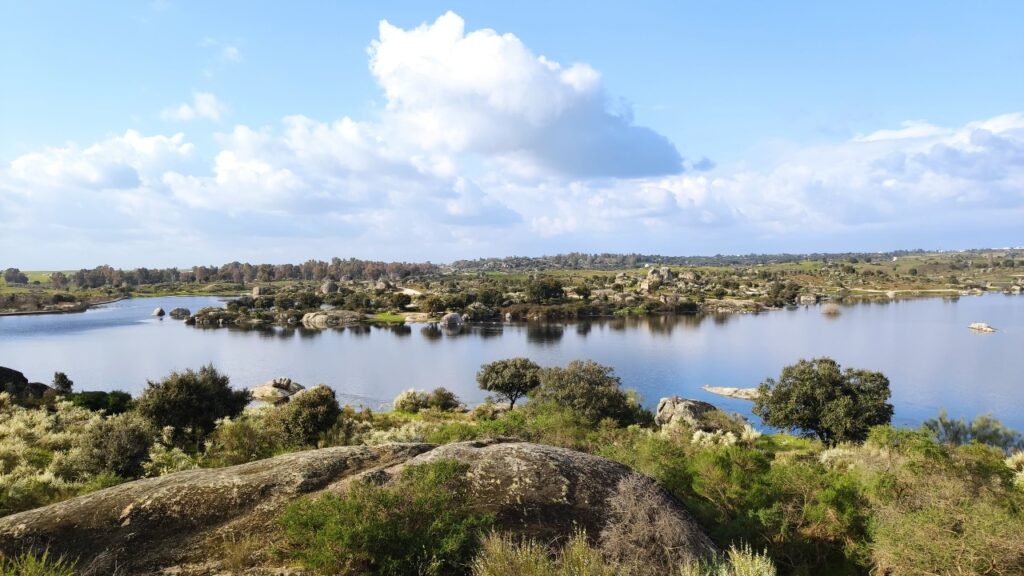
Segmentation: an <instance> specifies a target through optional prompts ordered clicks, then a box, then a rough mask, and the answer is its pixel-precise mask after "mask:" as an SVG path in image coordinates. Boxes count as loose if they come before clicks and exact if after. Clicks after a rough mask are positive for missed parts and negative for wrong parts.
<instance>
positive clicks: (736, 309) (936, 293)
mask: <svg viewBox="0 0 1024 576" xmlns="http://www.w3.org/2000/svg"><path fill="white" fill-rule="evenodd" d="M851 290H852V291H856V292H859V293H860V294H849V295H848V296H847V302H846V303H852V304H858V303H862V302H867V301H874V300H877V299H878V297H879V296H886V295H888V294H890V293H895V294H896V295H895V296H889V297H888V300H900V299H910V298H914V299H916V298H949V297H951V296H957V297H960V296H963V297H967V296H966V295H963V294H961V293H960V292H959V291H957V290H954V289H914V290H899V289H897V290H882V289H878V288H851ZM999 293H1000V292H997V291H992V290H986V291H983V292H982V293H981V294H971V295H970V296H984V295H987V294H999ZM242 295H244V294H213V293H208V292H201V293H175V294H137V295H129V296H119V297H117V298H112V299H109V300H102V301H99V302H88V303H85V304H84V305H83V306H80V307H76V308H70V309H64V310H60V309H58V310H24V311H14V312H0V317H4V316H40V315H44V314H80V313H82V312H86V311H88V310H89V309H90V308H93V307H96V306H103V305H105V304H113V303H114V302H120V301H121V300H129V299H132V298H175V297H185V298H187V297H201V296H210V297H224V298H232V297H234V298H237V297H239V296H242ZM716 302H718V303H722V302H737V303H738V302H746V301H744V300H720V301H716ZM828 303H837V302H835V301H833V300H831V299H830V298H828V295H826V298H825V299H823V300H822V301H821V302H817V303H815V304H809V303H807V304H792V305H790V306H782V307H767V306H766V307H763V308H762V309H760V310H751V309H748V308H746V307H744V306H742V305H737V304H725V305H721V306H720V307H718V308H716V309H713V310H699V311H697V312H695V313H694V314H759V313H762V312H771V311H775V310H786V309H788V308H791V307H801V306H812V305H813V306H821V305H824V304H828ZM840 304H841V303H840ZM629 316H631V315H625V316H622V317H629ZM648 316H657V314H651V315H644V316H638V317H648ZM614 317H616V316H615V315H609V316H592V317H589V318H590V319H598V318H614ZM584 319H586V318H584ZM576 320H579V318H577V319H576ZM404 323H406V324H419V323H427V324H429V323H431V321H430V320H422V319H416V320H409V319H406V320H405V322H404ZM495 323H498V324H500V323H502V322H495Z"/></svg>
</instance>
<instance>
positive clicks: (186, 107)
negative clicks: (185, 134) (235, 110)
mask: <svg viewBox="0 0 1024 576" xmlns="http://www.w3.org/2000/svg"><path fill="white" fill-rule="evenodd" d="M229 112H230V110H229V109H228V107H227V105H226V104H224V103H223V102H221V101H220V100H219V99H217V96H216V95H215V94H212V93H210V92H193V93H192V102H191V103H187V102H186V103H182V104H178V105H177V106H172V107H170V108H165V109H164V110H163V111H161V112H160V117H161V118H162V119H164V120H169V121H174V122H188V121H191V120H196V119H205V120H212V121H214V122H220V121H221V120H222V119H223V118H224V117H225V116H227V115H228V113H229Z"/></svg>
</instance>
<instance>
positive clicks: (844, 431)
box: [753, 358, 892, 446]
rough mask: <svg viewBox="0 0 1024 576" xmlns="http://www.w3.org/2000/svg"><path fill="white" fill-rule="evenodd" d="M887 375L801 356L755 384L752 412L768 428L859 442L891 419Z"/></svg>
mask: <svg viewBox="0 0 1024 576" xmlns="http://www.w3.org/2000/svg"><path fill="white" fill-rule="evenodd" d="M889 395H890V392H889V379H888V378H886V377H885V376H884V375H883V374H882V373H881V372H869V371H866V370H853V369H849V368H848V369H847V370H846V371H845V372H844V371H841V370H840V366H839V364H838V363H837V362H836V361H835V360H832V359H831V358H816V359H814V360H801V361H799V362H797V363H796V364H794V365H792V366H786V367H785V368H783V369H782V376H780V377H779V380H778V381H777V382H776V381H775V380H774V379H772V378H769V379H767V380H765V381H764V382H763V383H761V386H759V387H758V397H757V399H755V400H754V408H753V411H754V414H757V415H758V416H760V417H761V419H762V420H763V421H764V423H765V424H767V425H768V426H775V427H777V428H783V429H789V430H799V431H801V432H802V433H804V434H807V435H812V434H813V435H816V436H817V437H818V438H819V439H820V440H821V441H822V442H823V443H825V444H826V445H829V446H834V445H835V444H837V443H839V442H863V441H864V440H865V439H866V438H867V436H868V431H869V430H870V429H871V427H872V426H877V425H881V424H888V423H889V421H890V420H891V419H892V404H889V402H888V400H889Z"/></svg>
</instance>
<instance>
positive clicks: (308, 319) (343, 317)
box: [302, 310, 365, 329]
mask: <svg viewBox="0 0 1024 576" xmlns="http://www.w3.org/2000/svg"><path fill="white" fill-rule="evenodd" d="M364 320H365V318H364V317H363V315H362V314H360V313H358V312H353V311H351V310H321V311H320V312H309V313H307V314H305V315H303V316H302V325H303V326H305V327H306V328H316V329H324V328H344V327H346V326H357V325H360V324H363V321H364Z"/></svg>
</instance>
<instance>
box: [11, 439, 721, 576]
mask: <svg viewBox="0 0 1024 576" xmlns="http://www.w3.org/2000/svg"><path fill="white" fill-rule="evenodd" d="M442 459H443V460H455V461H458V462H461V463H464V464H467V465H468V466H469V471H468V472H467V478H469V479H470V497H471V498H472V500H473V502H474V503H475V504H476V505H477V506H478V507H479V508H480V509H481V510H485V511H489V512H492V513H494V515H495V518H496V522H497V524H498V527H499V528H501V529H503V530H509V531H512V532H513V534H514V535H516V536H517V537H522V536H528V537H531V538H538V539H540V540H541V541H545V542H546V541H550V540H552V539H554V538H557V539H565V538H566V537H568V536H569V535H570V534H572V531H573V530H577V529H579V528H584V529H586V530H587V531H588V534H591V535H593V536H595V537H596V536H597V535H598V534H601V533H602V531H603V530H616V529H618V528H619V526H620V525H622V524H623V519H622V518H620V517H619V516H617V514H619V513H618V512H617V511H616V508H615V506H614V505H613V504H612V503H611V502H614V501H616V500H617V499H618V500H619V501H621V500H622V499H623V498H629V499H630V500H631V501H632V500H636V501H637V502H640V503H641V505H642V507H643V508H644V509H643V510H642V511H640V512H638V513H639V514H641V516H642V517H643V518H644V520H645V521H646V520H647V519H648V515H652V517H657V521H658V526H659V530H660V531H662V532H664V533H671V534H672V535H673V536H672V539H671V542H662V541H660V539H661V536H660V535H659V536H658V538H659V541H658V542H627V544H629V545H630V546H634V547H644V546H646V547H647V548H648V549H652V550H654V549H657V550H662V551H668V552H667V553H669V554H671V555H673V558H674V559H676V560H678V561H679V562H680V563H682V562H683V561H685V560H689V559H694V558H708V557H710V556H711V555H714V554H717V553H718V549H717V548H716V547H715V545H714V544H713V543H712V542H711V540H710V539H709V538H708V537H707V536H706V535H705V534H704V532H703V531H702V529H701V528H700V526H699V525H698V524H697V522H696V521H695V520H694V519H693V518H692V517H691V516H690V514H689V513H688V512H687V511H686V510H685V509H684V508H683V507H682V505H681V504H680V503H679V501H678V500H676V499H675V498H673V497H672V496H671V495H670V494H669V493H668V492H667V491H665V490H664V489H663V488H661V487H660V486H658V485H657V484H655V483H654V482H653V481H652V480H650V479H648V478H646V477H643V476H640V475H639V474H637V473H635V472H633V471H632V470H630V469H629V468H627V467H626V466H624V465H622V464H619V463H616V462H612V461H611V460H606V459H604V458H600V457H597V456H592V455H589V454H583V453H581V452H574V451H572V450H567V449H564V448H555V447H552V446H541V445H537V444H527V443H521V442H508V443H503V442H497V443H486V442H463V443H458V444H448V445H445V446H440V447H435V446H433V445H430V444H385V445H381V446H342V447H334V448H323V449H320V450H309V451H305V452H296V453H292V454H284V455H281V456H276V457H274V458H269V459H266V460H260V461H257V462H251V463H249V464H242V465H240V466H232V467H229V468H221V469H197V470H187V471H184V472H176V473H173V474H167V475H165V476H160V477H158V478H147V479H144V480H136V481H134V482H127V483H124V484H120V485H118V486H114V487H112V488H106V489H104V490H99V491H96V492H93V493H90V494H87V495H85V496H79V497H77V498H73V499H71V500H66V501H64V502H60V503H57V504H52V505H50V506H45V507H43V508H38V509H36V510H30V511H27V512H21V513H19V514H13V515H11V516H7V517H5V518H0V555H7V554H18V553H20V552H22V551H24V550H32V551H35V552H37V553H38V552H41V551H43V550H47V549H48V550H49V554H50V556H51V557H58V556H65V557H68V558H77V559H78V566H79V567H81V570H80V574H81V576H92V575H99V574H113V573H123V574H142V575H145V574H220V573H229V572H228V571H230V569H231V568H230V566H225V565H223V564H221V562H223V560H222V559H223V558H224V557H225V555H226V554H225V552H226V551H227V550H228V548H230V547H232V546H235V545H236V544H235V543H237V542H239V541H245V540H255V541H258V542H262V543H267V544H269V543H272V542H276V541H278V540H279V539H280V534H279V533H278V530H279V527H278V525H277V523H276V518H277V517H278V515H279V514H280V513H281V512H282V511H283V510H284V508H285V506H287V504H288V503H289V502H291V501H292V500H294V499H295V498H298V497H300V496H302V495H305V494H311V493H312V494H315V493H320V492H324V491H331V492H340V491H344V490H345V489H346V486H347V485H348V484H349V483H351V481H353V480H355V479H359V478H366V479H372V481H374V482H377V483H386V482H390V481H391V480H392V479H393V478H395V477H396V475H397V474H399V473H400V471H401V469H402V468H403V467H404V466H408V465H415V464H422V463H427V462H431V461H436V460H442ZM649 532H650V531H647V533H649ZM262 548H267V549H269V548H270V546H269V545H268V546H262ZM258 554H260V556H259V557H258V558H257V562H259V564H260V566H261V567H268V568H269V567H271V566H273V565H274V563H275V557H274V555H273V554H270V553H267V552H258ZM652 554H654V553H653V552H652ZM277 562H280V561H277ZM247 573H250V572H247ZM252 573H256V572H252ZM260 573H263V572H260Z"/></svg>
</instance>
